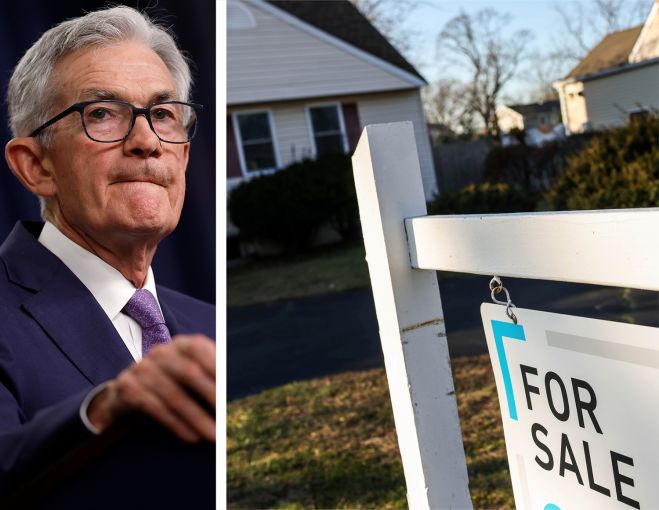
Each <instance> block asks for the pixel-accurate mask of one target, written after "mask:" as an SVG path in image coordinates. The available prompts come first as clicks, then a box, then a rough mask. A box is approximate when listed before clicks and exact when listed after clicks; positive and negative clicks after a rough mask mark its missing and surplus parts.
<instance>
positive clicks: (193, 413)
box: [87, 335, 215, 443]
mask: <svg viewBox="0 0 659 510" xmlns="http://www.w3.org/2000/svg"><path fill="white" fill-rule="evenodd" d="M204 403H207V404H208V407H210V408H211V409H212V410H213V411H212V412H209V411H208V410H207V409H205V408H204V407H205V406H204ZM214 410H215V343H214V342H213V341H211V340H210V339H208V338H207V337H205V336H203V335H177V336H175V337H174V338H173V341H172V342H170V343H168V344H163V345H159V346H157V347H154V348H153V349H151V351H150V352H149V354H148V355H147V356H145V357H144V358H143V359H142V361H140V362H138V363H135V364H133V365H131V366H130V367H128V368H126V369H125V370H124V371H123V372H121V373H120V374H119V375H118V376H117V378H116V379H113V380H111V381H110V382H109V383H108V385H107V387H106V388H105V389H104V390H103V391H101V392H100V393H99V394H98V395H96V396H95V397H94V399H93V400H92V401H91V403H90V404H89V407H88V409H87V415H88V418H89V421H90V422H91V423H92V424H93V425H94V426H95V427H97V428H98V430H99V431H101V432H102V431H103V430H105V429H106V428H108V427H109V426H111V425H112V424H114V423H115V422H116V421H117V419H118V418H120V417H121V416H122V415H124V414H126V413H128V412H131V411H137V412H141V413H144V414H146V415H148V416H150V417H151V418H153V419H154V420H156V421H157V422H159V423H161V424H162V425H164V426H165V427H166V428H168V429H169V430H170V431H171V432H173V433H174V434H175V435H177V436H178V437H180V438H181V439H183V440H184V441H187V442H190V443H195V442H198V441H200V440H207V441H211V442H215V418H214ZM211 413H212V414H211Z"/></svg>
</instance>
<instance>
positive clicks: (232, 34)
mask: <svg viewBox="0 0 659 510" xmlns="http://www.w3.org/2000/svg"><path fill="white" fill-rule="evenodd" d="M424 85H426V81H425V80H424V78H423V77H422V76H421V75H420V74H419V73H418V72H417V71H416V70H415V69H414V67H413V66H412V65H411V64H409V62H407V61H406V60H405V59H404V58H403V57H402V56H401V55H400V54H399V53H398V52H397V51H396V50H395V49H394V48H393V46H391V44H389V42H388V41H387V40H386V39H385V38H384V37H383V36H382V35H381V34H380V33H379V32H378V31H377V30H376V29H375V28H374V27H373V26H372V25H371V24H370V23H369V22H368V21H367V20H366V19H365V18H364V17H363V16H362V15H361V14H360V13H359V11H357V9H356V8H355V7H354V6H353V5H352V4H351V3H350V2H348V1H347V0H341V1H325V0H317V1H314V2H298V1H293V0H276V1H275V0H271V1H265V0H229V1H228V2H227V179H228V180H227V189H228V190H229V191H230V190H231V189H232V188H233V187H234V186H236V185H237V184H238V183H240V182H242V181H243V180H244V179H249V178H250V177H252V176H256V175H261V174H264V173H268V172H274V171H276V170H277V169H280V168H284V167H286V166H288V165H289V164H291V163H293V162H296V161H299V160H301V159H303V158H317V157H319V156H322V155H323V154H327V153H331V152H337V151H338V152H344V153H351V152H352V151H353V150H354V148H355V145H356V143H357V141H358V139H359V136H360V134H361V131H362V129H363V128H364V126H366V125H368V124H376V123H386V122H397V121H403V120H411V121H412V122H413V123H414V130H415V135H416V142H417V145H418V149H419V160H420V165H421V171H422V174H423V185H424V188H425V193H426V197H428V198H430V197H432V195H433V193H434V192H435V191H436V189H437V184H436V177H435V170H434V166H433V160H432V154H431V149H430V143H429V139H428V132H427V128H426V125H425V120H424V113H423V107H422V104H421V97H420V88H421V87H422V86H424ZM235 233H236V230H235V228H233V227H232V226H231V225H229V227H228V234H229V235H233V234H235Z"/></svg>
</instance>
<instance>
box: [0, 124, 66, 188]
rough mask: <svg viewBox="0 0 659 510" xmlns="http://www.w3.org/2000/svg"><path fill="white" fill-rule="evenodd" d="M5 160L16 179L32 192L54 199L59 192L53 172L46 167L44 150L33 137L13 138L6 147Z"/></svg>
mask: <svg viewBox="0 0 659 510" xmlns="http://www.w3.org/2000/svg"><path fill="white" fill-rule="evenodd" d="M5 159H6V160H7V164H8V165H9V168H11V171H12V172H13V173H14V175H15V176H16V178H17V179H18V180H19V181H21V184H23V186H25V187H26V188H27V189H28V190H29V191H30V192H32V193H33V194H35V195H39V196H42V197H52V196H54V195H55V193H56V191H57V186H56V182H55V179H54V176H53V174H52V172H51V171H50V170H49V169H48V168H47V167H46V166H44V164H43V163H44V160H45V159H46V158H45V154H44V149H43V147H42V146H41V144H40V143H39V142H37V141H36V140H35V139H34V138H31V137H29V138H28V137H19V138H13V139H11V140H10V141H9V143H7V146H6V147H5Z"/></svg>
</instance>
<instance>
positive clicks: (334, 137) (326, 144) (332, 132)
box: [309, 105, 348, 158]
mask: <svg viewBox="0 0 659 510" xmlns="http://www.w3.org/2000/svg"><path fill="white" fill-rule="evenodd" d="M309 118H310V121H311V130H312V135H313V142H314V147H315V156H316V157H317V158H318V157H321V156H324V155H326V154H337V153H339V154H345V153H346V152H347V150H348V148H347V147H346V135H345V128H344V124H343V118H342V117H341V112H340V110H339V107H338V105H328V106H311V107H309Z"/></svg>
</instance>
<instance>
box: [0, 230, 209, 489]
mask: <svg viewBox="0 0 659 510" xmlns="http://www.w3.org/2000/svg"><path fill="white" fill-rule="evenodd" d="M42 227H43V224H42V223H27V222H25V223H22V222H19V223H17V224H16V226H15V227H14V229H13V230H12V232H11V233H10V234H9V236H8V237H7V239H6V240H5V242H4V243H3V244H2V246H0V493H2V492H4V491H7V490H8V489H10V488H12V487H13V486H15V484H16V483H17V482H19V481H20V480H21V479H23V478H25V477H26V476H31V475H32V474H34V473H35V472H36V471H38V470H40V469H41V468H43V467H45V466H46V465H47V464H49V463H50V462H52V461H53V460H54V459H55V458H57V457H59V456H60V455H62V454H63V453H65V452H67V451H68V450H70V449H71V448H72V447H74V446H75V445H77V444H78V443H80V442H81V441H82V440H84V439H85V438H86V437H88V436H90V435H91V433H90V432H89V431H88V430H87V429H86V428H85V426H84V425H83V423H82V421H81V420H80V416H79V409H80V405H81V403H82V401H83V399H84V397H85V396H86V394H87V393H88V392H89V391H90V390H91V389H92V388H93V387H94V386H96V385H98V384H100V383H102V382H104V381H106V380H108V379H111V378H113V377H115V376H116V375H117V374H118V373H119V372H120V371H121V370H123V369H124V368H125V367H127V366H128V365H130V364H131V363H132V362H133V361H134V360H133V358H132V357H131V355H130V353H129V352H128V349H127V348H126V347H125V345H124V343H123V341H122V340H121V337H120V336H119V334H118V333H117V331H116V329H115V328H114V326H113V325H112V322H111V321H110V319H108V317H107V315H105V313H104V312H103V310H102V308H101V307H100V305H99V304H98V303H97V302H96V300H95V299H94V297H93V296H92V295H91V293H90V292H89V291H88V290H87V288H86V287H85V286H84V285H83V284H82V283H81V282H80V280H78V278H77V277H76V276H75V275H74V274H73V273H72V272H71V271H70V270H69V269H68V268H67V267H66V266H65V265H64V264H63V263H62V262H61V261H60V260H59V259H58V258H57V257H56V256H55V255H53V254H52V253H51V252H50V251H48V250H47V249H46V248H45V247H44V246H42V245H41V244H40V243H39V242H38V241H37V238H38V236H39V233H40V232H41V228H42ZM158 299H159V301H160V305H161V308H162V311H163V315H164V318H165V321H166V323H167V326H168V327H169V330H170V332H171V333H172V336H173V335H176V334H178V333H203V334H205V335H207V336H209V337H211V338H214V336H215V324H214V320H215V311H214V307H213V306H211V305H208V304H206V303H203V302H201V301H198V300H196V299H193V298H190V297H188V296H185V295H183V294H180V293H178V292H175V291H172V290H170V289H167V288H164V287H158Z"/></svg>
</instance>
